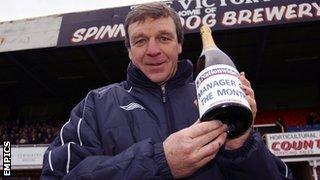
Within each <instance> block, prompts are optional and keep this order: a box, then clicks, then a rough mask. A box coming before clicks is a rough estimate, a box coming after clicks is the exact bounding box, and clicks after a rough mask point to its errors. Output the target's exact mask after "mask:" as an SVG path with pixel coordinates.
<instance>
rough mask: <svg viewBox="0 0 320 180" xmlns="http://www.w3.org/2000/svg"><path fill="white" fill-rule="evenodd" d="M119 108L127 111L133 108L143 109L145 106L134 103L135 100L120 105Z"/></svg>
mask: <svg viewBox="0 0 320 180" xmlns="http://www.w3.org/2000/svg"><path fill="white" fill-rule="evenodd" d="M120 108H122V109H124V110H127V111H130V110H133V109H142V110H145V108H144V107H143V106H141V105H140V104H138V103H135V102H132V103H130V104H128V105H126V106H120Z"/></svg>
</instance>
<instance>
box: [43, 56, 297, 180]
mask: <svg viewBox="0 0 320 180" xmlns="http://www.w3.org/2000/svg"><path fill="white" fill-rule="evenodd" d="M192 71H193V67H192V64H191V62H190V61H188V60H182V61H179V62H178V70H177V73H176V74H175V76H174V77H173V78H172V79H171V80H169V81H168V82H167V84H166V87H165V88H164V89H161V88H160V87H159V86H158V85H156V84H154V83H153V82H151V81H150V80H149V79H148V78H147V77H146V76H145V75H144V74H143V73H142V72H141V71H140V70H138V69H137V68H136V67H135V66H134V65H132V64H131V63H130V64H129V66H128V72H127V81H124V82H121V83H119V84H112V85H109V86H106V87H102V88H100V89H96V90H93V91H90V92H89V93H88V95H87V96H86V98H85V99H84V100H82V101H81V102H80V103H79V104H78V105H77V106H76V107H75V108H74V109H73V110H72V112H71V116H70V119H69V121H68V122H66V123H65V124H64V126H63V127H62V128H61V131H60V135H59V136H58V137H57V138H56V139H55V141H54V142H52V143H51V144H50V146H49V148H48V149H47V151H46V153H45V156H44V163H43V170H42V176H41V178H42V179H62V178H64V179H129V180H132V179H133V180H134V179H139V180H140V179H172V175H171V172H170V168H169V167H168V164H167V161H166V158H165V155H164V151H163V145H162V142H163V141H164V140H165V139H166V138H167V137H168V136H169V135H170V134H172V133H174V132H176V131H179V130H181V129H183V128H186V127H188V126H190V125H191V124H193V123H194V122H195V120H196V119H197V118H198V116H199V115H198V110H197V109H196V107H195V106H194V103H193V102H194V100H195V99H196V92H195V86H194V83H193V77H192V76H193V75H192ZM287 177H289V178H291V173H290V172H289V170H288V168H287V166H286V165H285V164H284V163H283V162H282V161H280V160H279V159H278V158H276V157H275V156H273V155H272V154H271V153H270V152H269V150H268V149H267V148H266V146H265V145H264V143H263V141H262V139H261V137H260V136H259V135H258V134H257V133H253V134H252V136H251V137H250V138H249V139H248V141H247V142H246V143H245V145H244V146H243V147H242V148H240V149H237V150H232V151H227V150H220V152H219V153H218V155H217V156H216V157H215V159H214V160H212V161H211V162H210V163H208V164H207V165H206V166H204V167H203V168H201V169H200V170H198V171H197V172H195V173H194V174H193V175H191V176H190V177H187V178H186V179H214V180H222V179H231V180H233V179H267V180H271V179H286V178H287Z"/></svg>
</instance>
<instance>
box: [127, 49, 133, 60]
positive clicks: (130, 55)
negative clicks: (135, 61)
mask: <svg viewBox="0 0 320 180" xmlns="http://www.w3.org/2000/svg"><path fill="white" fill-rule="evenodd" d="M127 51H128V56H129V59H131V60H132V54H131V49H130V48H127Z"/></svg>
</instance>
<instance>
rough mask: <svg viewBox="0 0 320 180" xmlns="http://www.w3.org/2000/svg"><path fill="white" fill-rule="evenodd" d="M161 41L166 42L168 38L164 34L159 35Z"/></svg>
mask: <svg viewBox="0 0 320 180" xmlns="http://www.w3.org/2000/svg"><path fill="white" fill-rule="evenodd" d="M160 40H161V42H167V41H169V40H170V38H168V37H166V36H162V37H160Z"/></svg>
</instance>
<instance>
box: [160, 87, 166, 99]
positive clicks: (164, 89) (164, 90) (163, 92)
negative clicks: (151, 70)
mask: <svg viewBox="0 0 320 180" xmlns="http://www.w3.org/2000/svg"><path fill="white" fill-rule="evenodd" d="M161 91H162V102H164V103H165V102H166V87H165V86H161Z"/></svg>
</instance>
